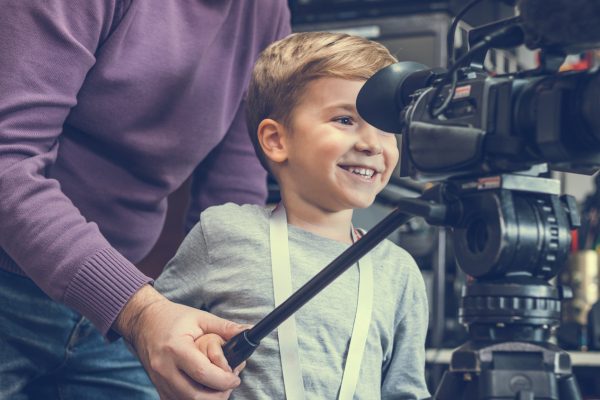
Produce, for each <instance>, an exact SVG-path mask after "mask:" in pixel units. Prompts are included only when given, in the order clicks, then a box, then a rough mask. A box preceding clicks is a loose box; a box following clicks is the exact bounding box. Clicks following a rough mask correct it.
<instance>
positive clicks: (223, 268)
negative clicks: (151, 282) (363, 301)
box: [156, 204, 429, 400]
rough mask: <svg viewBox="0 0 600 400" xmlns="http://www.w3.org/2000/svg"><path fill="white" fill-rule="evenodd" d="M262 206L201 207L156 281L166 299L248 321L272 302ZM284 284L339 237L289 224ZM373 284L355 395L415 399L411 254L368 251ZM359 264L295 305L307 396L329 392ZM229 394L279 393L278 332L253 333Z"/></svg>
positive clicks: (417, 281) (418, 355)
mask: <svg viewBox="0 0 600 400" xmlns="http://www.w3.org/2000/svg"><path fill="white" fill-rule="evenodd" d="M269 215H270V210H269V209H266V208H263V207H259V206H251V205H245V206H237V205H234V204H226V205H223V206H217V207H211V208H209V209H207V210H206V211H205V212H204V213H202V215H201V218H200V223H198V224H197V225H196V226H195V227H194V228H193V229H192V231H191V232H190V234H189V235H188V236H187V238H186V239H185V241H184V243H183V245H182V246H181V248H180V249H179V251H178V253H177V255H176V256H175V258H173V259H172V260H171V261H170V262H169V264H168V265H167V267H166V269H165V271H164V273H163V274H162V275H161V276H160V277H159V278H158V280H157V282H156V288H157V289H158V290H159V291H161V292H162V293H164V294H165V295H166V296H167V297H168V298H170V299H172V300H174V301H176V302H179V303H183V304H187V305H189V306H192V307H196V308H200V309H203V310H208V311H210V312H212V313H214V314H216V315H218V316H221V317H223V318H227V319H230V320H233V321H237V322H242V323H250V324H254V323H256V322H258V321H259V320H260V319H261V318H262V317H264V316H265V315H266V314H267V313H268V312H269V311H271V310H272V309H273V308H274V300H273V281H272V274H271V259H270V258H271V256H270V245H269ZM288 232H289V249H290V259H291V268H292V286H293V289H294V290H296V289H298V288H300V287H301V286H302V285H303V284H304V283H305V282H307V281H308V280H309V279H310V278H312V277H313V276H314V275H315V274H317V273H318V272H319V271H320V270H321V269H322V268H323V267H325V266H326V265H327V264H329V262H331V261H332V260H333V259H334V258H335V257H336V256H338V255H339V254H340V253H342V252H343V251H344V250H345V249H347V248H348V245H347V244H344V243H341V242H337V241H334V240H331V239H327V238H324V237H321V236H318V235H315V234H313V233H310V232H307V231H305V230H302V229H300V228H297V227H295V226H293V225H290V226H289V227H288ZM371 259H372V263H373V269H374V270H373V278H374V283H375V291H374V304H373V314H372V320H371V325H370V328H369V336H368V339H367V343H366V347H365V354H364V357H363V360H362V364H361V372H360V377H359V382H358V385H357V388H356V393H355V399H379V398H382V399H420V398H425V397H429V393H428V391H427V388H426V385H425V377H424V367H425V349H424V342H425V335H426V331H427V320H428V310H427V298H426V293H425V285H424V283H423V278H422V276H421V274H420V272H419V270H418V268H417V266H416V264H415V262H414V260H413V259H412V258H411V256H410V255H409V254H408V253H407V252H406V251H404V250H402V249H401V248H399V247H397V246H396V245H394V244H393V243H391V242H389V241H385V242H383V243H381V244H380V245H378V246H377V247H376V248H375V249H374V250H373V251H372V252H371ZM357 289H358V268H357V267H356V266H353V267H351V268H350V269H348V270H347V271H346V272H345V273H344V274H342V275H341V276H340V277H339V278H338V279H337V280H336V281H334V282H333V283H332V284H331V285H330V286H328V287H327V288H326V289H325V290H324V291H322V292H321V293H319V294H318V295H317V296H316V297H315V298H313V299H312V300H311V301H310V302H308V303H307V304H306V305H305V306H304V307H303V308H302V309H300V310H299V311H298V312H297V313H296V314H295V318H296V324H297V328H298V342H299V347H300V363H301V366H302V373H303V379H304V388H305V392H306V398H307V399H315V400H316V399H319V400H322V399H335V398H336V397H337V394H338V390H339V387H340V383H341V379H342V373H343V366H344V362H345V358H346V353H347V350H348V345H349V341H350V334H351V332H352V324H353V322H354V315H355V311H356V303H357V294H358V290H357ZM241 377H242V384H241V386H240V387H239V388H238V389H236V390H235V391H234V392H233V394H232V396H231V398H232V399H283V398H285V395H284V386H283V377H282V371H281V362H280V358H279V347H278V342H277V335H276V332H273V333H272V334H270V335H269V336H267V337H266V338H265V339H263V341H262V342H261V344H260V346H259V347H258V349H257V350H256V352H255V353H254V355H253V356H252V357H251V358H250V359H249V360H248V364H247V366H246V369H245V370H244V371H243V372H242V375H241Z"/></svg>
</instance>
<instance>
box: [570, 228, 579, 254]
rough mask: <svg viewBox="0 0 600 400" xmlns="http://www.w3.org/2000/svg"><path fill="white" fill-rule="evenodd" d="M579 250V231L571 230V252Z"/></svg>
mask: <svg viewBox="0 0 600 400" xmlns="http://www.w3.org/2000/svg"><path fill="white" fill-rule="evenodd" d="M578 250H579V231H578V230H577V229H572V230H571V253H576V252H577V251H578Z"/></svg>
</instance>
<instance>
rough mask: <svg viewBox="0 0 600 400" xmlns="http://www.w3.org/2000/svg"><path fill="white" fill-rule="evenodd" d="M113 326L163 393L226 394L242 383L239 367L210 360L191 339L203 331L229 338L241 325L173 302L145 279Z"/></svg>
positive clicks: (204, 396) (164, 395)
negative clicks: (232, 369) (222, 366)
mask: <svg viewBox="0 0 600 400" xmlns="http://www.w3.org/2000/svg"><path fill="white" fill-rule="evenodd" d="M114 328H115V330H117V331H118V332H119V333H120V334H121V335H122V336H123V337H124V338H125V340H127V341H128V342H129V343H130V344H131V345H132V346H133V347H134V349H135V350H136V352H137V354H138V357H139V358H140V361H141V362H142V364H143V365H144V368H145V369H146V371H147V372H148V375H149V376H150V379H151V380H152V382H153V383H154V385H155V386H156V388H157V390H158V393H159V394H160V396H161V399H173V400H175V399H177V400H179V399H181V400H184V399H200V398H202V399H227V398H228V397H229V395H230V393H231V390H232V389H233V388H235V387H237V386H238V385H239V384H240V379H239V377H238V376H237V374H239V369H237V370H236V372H235V373H234V372H232V371H231V368H229V365H227V366H226V367H227V368H226V369H225V370H224V369H222V368H220V367H219V366H217V365H214V364H213V363H211V361H210V360H209V359H208V358H207V357H206V356H205V355H204V354H202V352H200V351H199V350H198V348H197V346H196V344H195V343H194V342H195V341H196V340H197V339H198V338H200V337H201V336H202V335H204V334H207V333H214V334H216V335H218V336H220V337H222V338H224V339H230V338H231V337H232V336H234V335H236V334H238V333H239V332H241V331H242V330H244V327H243V326H241V325H238V324H235V323H233V322H229V321H227V320H224V319H221V318H218V317H216V316H214V315H212V314H209V313H206V312H203V311H199V310H196V309H194V308H191V307H187V306H184V305H180V304H176V303H173V302H171V301H170V300H168V299H167V298H165V297H164V296H162V295H161V294H160V293H158V292H157V291H156V290H155V289H154V288H152V287H151V286H149V285H146V286H144V287H142V288H141V289H140V290H139V291H138V292H137V293H136V294H135V295H134V296H133V297H132V298H131V299H130V300H129V302H128V303H127V304H126V305H125V308H124V309H123V311H121V314H119V316H118V318H117V320H116V321H115V324H114ZM211 351H213V350H211ZM220 364H222V362H220Z"/></svg>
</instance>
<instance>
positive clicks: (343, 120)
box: [334, 117, 354, 125]
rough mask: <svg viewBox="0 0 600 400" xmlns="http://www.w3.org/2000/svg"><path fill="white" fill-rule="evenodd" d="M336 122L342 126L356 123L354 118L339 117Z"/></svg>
mask: <svg viewBox="0 0 600 400" xmlns="http://www.w3.org/2000/svg"><path fill="white" fill-rule="evenodd" d="M334 121H336V122H339V123H340V124H342V125H352V123H353V122H354V120H353V119H352V117H337V118H335V119H334Z"/></svg>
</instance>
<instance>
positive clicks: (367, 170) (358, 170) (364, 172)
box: [348, 167, 375, 178]
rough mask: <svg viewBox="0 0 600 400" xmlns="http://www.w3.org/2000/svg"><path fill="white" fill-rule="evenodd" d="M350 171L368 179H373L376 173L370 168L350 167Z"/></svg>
mask: <svg viewBox="0 0 600 400" xmlns="http://www.w3.org/2000/svg"><path fill="white" fill-rule="evenodd" d="M348 171H350V172H352V173H353V174H357V175H362V176H366V177H368V178H370V177H372V176H373V174H374V173H375V171H373V170H372V169H370V168H356V167H350V168H348Z"/></svg>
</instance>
